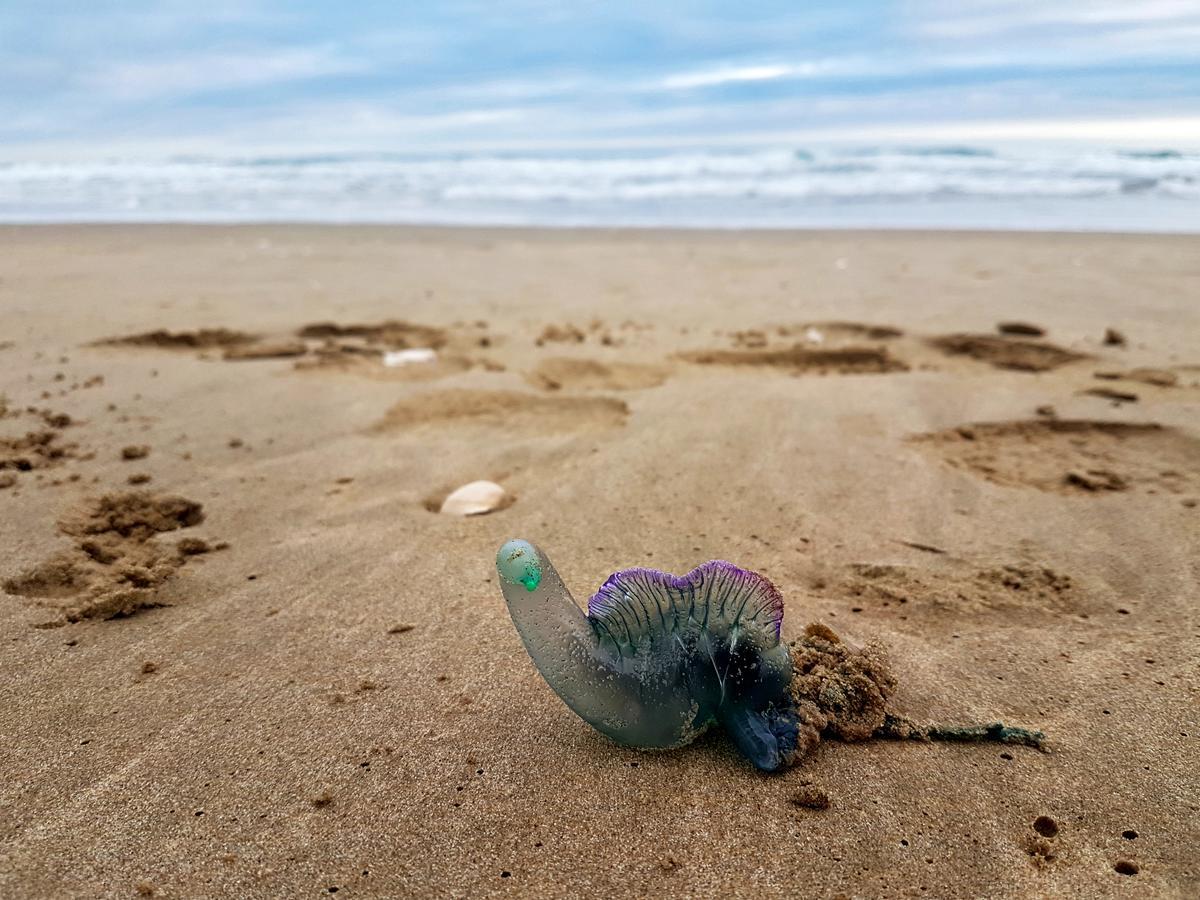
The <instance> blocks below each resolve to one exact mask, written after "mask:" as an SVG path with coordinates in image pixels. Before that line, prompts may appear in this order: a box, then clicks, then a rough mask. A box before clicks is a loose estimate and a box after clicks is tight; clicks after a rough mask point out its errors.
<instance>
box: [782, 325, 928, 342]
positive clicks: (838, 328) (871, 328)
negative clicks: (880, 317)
mask: <svg viewBox="0 0 1200 900" xmlns="http://www.w3.org/2000/svg"><path fill="white" fill-rule="evenodd" d="M813 332H816V333H817V334H819V335H820V336H821V337H822V338H823V339H825V340H834V341H837V340H854V339H859V340H868V341H890V340H892V339H894V338H898V337H903V335H904V331H903V330H902V329H900V328H897V327H895V326H894V325H874V324H870V323H867V322H805V323H803V324H801V325H785V326H783V327H782V328H780V329H779V334H780V336H782V337H790V336H792V335H797V334H799V335H809V334H812V333H813Z"/></svg>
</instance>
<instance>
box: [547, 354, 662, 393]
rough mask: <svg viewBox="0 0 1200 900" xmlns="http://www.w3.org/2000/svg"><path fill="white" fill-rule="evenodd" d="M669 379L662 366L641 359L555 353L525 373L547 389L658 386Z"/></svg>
mask: <svg viewBox="0 0 1200 900" xmlns="http://www.w3.org/2000/svg"><path fill="white" fill-rule="evenodd" d="M666 379H667V370H666V369H665V368H664V367H662V366H652V365H645V364H642V363H621V362H614V363H605V362H600V361H598V360H594V359H575V358H570V357H552V358H550V359H544V360H542V361H541V362H539V363H538V364H537V367H536V368H534V369H533V370H531V371H529V372H526V373H525V380H526V381H528V382H529V383H530V384H531V385H533V386H534V387H538V388H541V389H542V390H545V391H557V390H561V389H564V388H565V389H567V390H606V391H628V390H636V389H638V388H651V387H658V386H659V385H660V384H662V383H663V382H664V381H666Z"/></svg>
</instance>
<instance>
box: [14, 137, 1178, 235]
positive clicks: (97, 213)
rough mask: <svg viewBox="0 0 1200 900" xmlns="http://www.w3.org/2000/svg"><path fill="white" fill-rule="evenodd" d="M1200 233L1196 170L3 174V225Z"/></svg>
mask: <svg viewBox="0 0 1200 900" xmlns="http://www.w3.org/2000/svg"><path fill="white" fill-rule="evenodd" d="M248 220H262V221H286V220H295V221H330V222H349V221H364V222H430V223H462V224H472V223H477V224H494V223H504V222H511V223H514V224H545V225H588V224H598V225H614V224H630V225H679V226H689V225H702V226H722V225H727V226H733V227H746V226H749V227H753V226H755V225H762V226H772V227H775V226H787V225H818V226H819V225H830V226H838V225H868V226H869V225H873V224H878V225H881V226H884V227H887V226H897V225H899V226H903V225H913V226H924V225H931V226H937V227H1001V228H1004V227H1025V228H1038V227H1046V228H1072V227H1074V228H1082V229H1086V228H1110V229H1111V228H1116V229H1123V228H1126V229H1129V230H1162V231H1170V230H1179V231H1200V154H1196V153H1193V154H1189V153H1176V152H1171V151H1165V152H1161V153H1136V152H1121V151H1118V150H1104V149H1090V150H1079V151H1066V150H1062V149H1043V150H1020V151H1017V150H1011V149H1005V150H1000V149H975V148H954V147H950V148H920V147H918V148H859V149H833V148H821V149H812V150H808V149H791V148H776V149H768V150H755V151H745V152H733V151H711V152H701V151H687V152H670V153H667V152H663V153H625V154H621V153H612V154H605V155H600V154H587V155H578V156H567V155H557V156H555V155H525V156H521V155H491V156H443V157H405V156H398V155H362V156H329V157H295V158H287V157H281V158H257V159H253V158H248V159H201V158H193V159H172V160H166V161H157V162H147V161H132V160H103V161H100V160H98V161H93V162H70V163H66V162H59V163H48V162H23V161H11V162H0V221H10V222H12V221H248Z"/></svg>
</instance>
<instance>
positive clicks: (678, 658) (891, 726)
mask: <svg viewBox="0 0 1200 900" xmlns="http://www.w3.org/2000/svg"><path fill="white" fill-rule="evenodd" d="M496 568H497V570H498V572H499V575H500V585H501V589H502V590H503V592H504V599H505V601H506V602H507V604H508V609H509V613H510V614H511V615H512V619H513V624H514V625H516V628H517V632H518V633H519V634H520V635H521V640H522V641H523V643H524V644H525V649H526V650H527V651H528V652H529V655H530V657H531V658H532V659H533V662H534V665H536V666H537V668H538V671H540V672H541V673H542V676H543V677H544V678H545V679H546V682H547V683H548V684H549V685H550V687H551V688H552V689H553V690H554V692H555V693H557V694H558V696H559V697H560V698H562V700H563V702H565V703H566V704H567V706H569V707H570V708H571V709H572V710H573V711H574V712H575V713H576V714H577V715H578V716H579V717H580V718H582V719H583V720H584V721H586V722H588V723H589V724H590V725H592V726H593V727H594V728H596V729H597V730H598V731H600V732H602V733H603V734H605V735H607V736H608V737H610V738H612V739H613V740H614V741H616V742H617V743H620V744H625V745H627V746H631V747H639V748H644V749H668V748H673V747H682V746H684V745H685V744H688V743H690V742H691V741H693V740H695V738H696V737H697V736H699V735H700V734H701V733H703V732H704V731H705V730H706V729H708V728H709V727H710V726H712V725H714V724H718V723H719V724H720V725H721V726H722V727H723V728H724V729H725V731H726V732H727V733H728V734H729V736H730V737H731V738H732V740H733V742H734V744H735V745H736V746H737V748H738V750H739V751H740V752H741V753H742V755H744V756H745V757H746V758H747V759H749V760H750V761H751V762H752V763H753V764H754V765H755V766H757V767H758V768H759V769H763V770H766V771H774V770H776V769H780V768H783V767H785V766H788V765H792V764H793V763H795V762H797V761H798V760H799V759H800V758H802V757H803V756H804V754H805V753H807V751H808V750H809V749H811V747H812V746H814V745H815V744H816V743H817V742H818V741H819V740H820V738H821V736H822V735H825V736H829V737H836V738H840V739H843V740H863V739H865V738H868V737H872V736H875V737H892V738H911V739H917V740H960V741H961V740H980V741H1000V742H1003V743H1017V744H1026V745H1029V746H1035V747H1041V745H1042V740H1043V738H1042V735H1041V734H1040V733H1039V732H1031V731H1026V730H1024V729H1020V728H1009V727H1007V726H1004V725H1001V724H998V723H997V724H991V725H980V726H968V727H953V726H949V727H948V726H928V727H921V726H918V725H916V724H914V723H912V722H911V721H909V720H908V719H906V718H904V717H902V716H898V715H895V714H893V713H892V712H890V711H889V710H888V709H887V707H886V701H887V698H888V697H889V696H890V694H891V692H892V689H893V688H894V687H895V680H894V679H893V678H892V676H891V675H890V673H889V672H888V670H887V666H886V661H885V660H884V658H883V656H882V654H881V652H880V651H879V648H878V647H875V646H873V645H869V646H868V647H867V648H865V649H864V650H854V649H852V648H850V647H848V646H847V645H845V644H843V643H842V642H841V641H840V640H839V638H838V637H837V635H835V634H834V633H833V632H832V631H830V630H829V629H828V628H826V627H825V626H822V625H812V626H809V628H808V630H807V631H806V632H805V634H804V637H803V638H801V639H800V640H798V641H793V642H792V643H791V644H790V645H788V644H784V643H783V642H782V641H781V639H780V632H781V628H782V625H783V599H782V597H781V596H780V594H779V592H778V590H776V588H775V586H774V585H773V584H771V582H770V581H769V580H767V579H766V578H765V577H763V576H762V575H759V574H757V573H755V572H751V571H748V570H746V569H742V568H739V567H738V566H735V565H733V564H732V563H728V562H723V561H719V560H713V561H710V562H706V563H704V564H703V565H701V566H698V567H697V568H695V569H693V570H692V571H691V572H688V573H687V574H686V575H682V576H674V575H669V574H667V573H665V572H660V571H658V570H655V569H624V570H621V571H619V572H616V573H614V574H613V575H611V576H610V577H609V578H608V580H607V581H605V582H604V584H603V585H601V587H600V589H599V590H598V591H597V592H596V594H595V595H594V596H593V597H592V598H591V599H590V600H589V601H588V606H587V614H586V615H585V614H584V613H583V611H582V610H581V609H580V608H579V606H578V605H576V603H575V601H574V600H573V599H572V597H571V594H570V592H569V591H568V590H567V588H566V586H565V585H564V584H563V582H562V579H561V578H560V577H559V575H558V572H557V571H555V569H554V566H553V565H552V564H551V563H550V560H549V559H548V558H547V557H546V556H545V555H544V554H543V553H542V552H541V551H540V550H539V549H538V548H537V547H535V546H534V545H533V544H532V543H530V542H528V541H523V540H511V541H508V542H507V543H506V544H505V545H504V546H503V547H501V548H500V551H499V553H498V554H497V557H496Z"/></svg>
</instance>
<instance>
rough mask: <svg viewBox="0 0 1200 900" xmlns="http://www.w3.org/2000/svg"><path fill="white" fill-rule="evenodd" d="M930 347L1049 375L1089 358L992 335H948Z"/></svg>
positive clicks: (1001, 366)
mask: <svg viewBox="0 0 1200 900" xmlns="http://www.w3.org/2000/svg"><path fill="white" fill-rule="evenodd" d="M929 343H930V345H931V346H933V347H936V348H937V349H938V350H941V351H942V352H943V353H945V354H946V355H947V356H969V357H970V358H971V359H977V360H979V361H980V362H986V363H989V364H991V365H993V366H995V367H996V368H997V369H1014V370H1016V371H1019V372H1046V371H1049V370H1050V369H1057V368H1058V367H1059V366H1065V365H1066V364H1067V363H1072V362H1076V361H1078V360H1081V359H1087V358H1088V357H1087V355H1086V354H1083V353H1076V352H1074V351H1073V350H1064V349H1063V348H1062V347H1056V346H1054V345H1053V344H1047V343H1044V342H1040V341H1022V340H1015V339H1012V338H1004V337H996V336H995V335H991V334H947V335H942V336H941V337H935V338H930V339H929Z"/></svg>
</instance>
